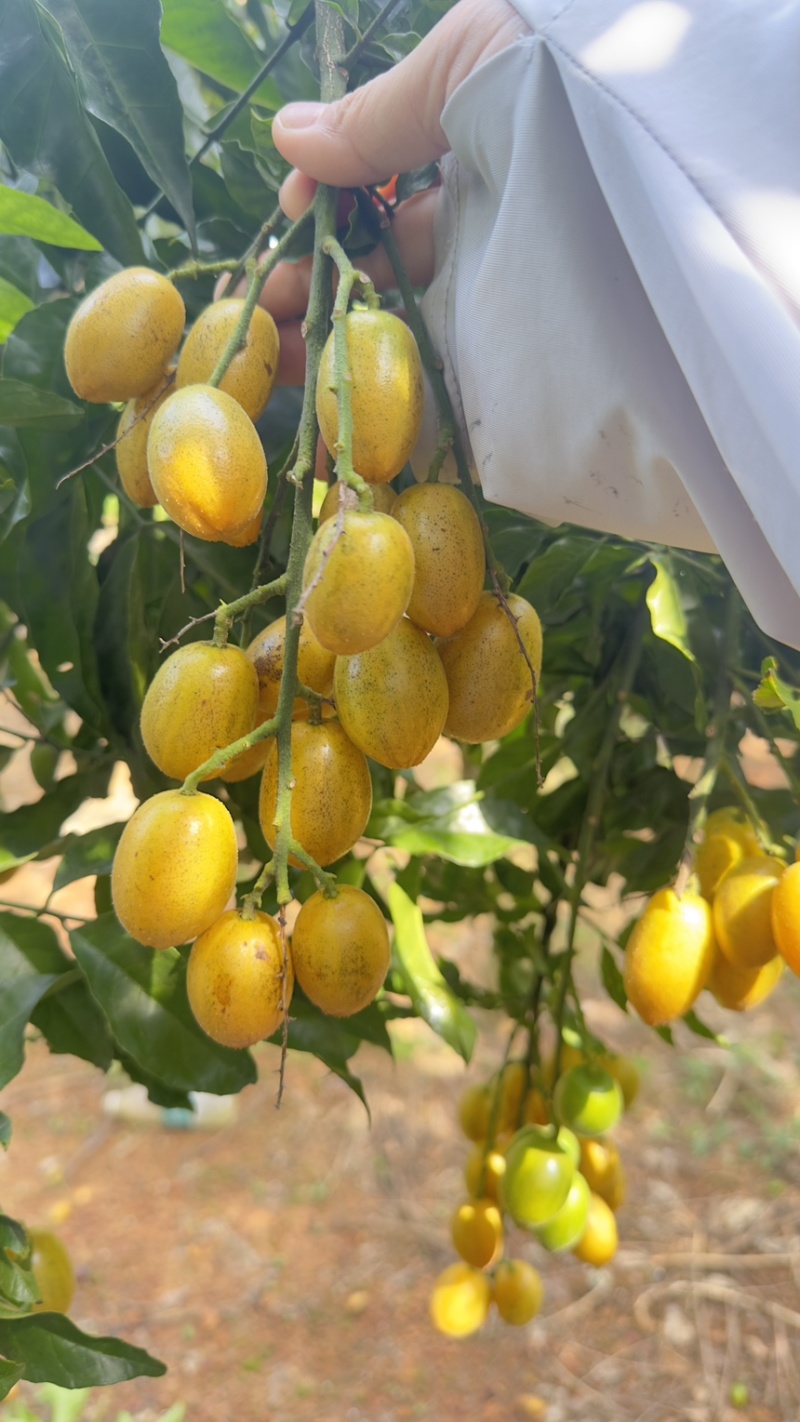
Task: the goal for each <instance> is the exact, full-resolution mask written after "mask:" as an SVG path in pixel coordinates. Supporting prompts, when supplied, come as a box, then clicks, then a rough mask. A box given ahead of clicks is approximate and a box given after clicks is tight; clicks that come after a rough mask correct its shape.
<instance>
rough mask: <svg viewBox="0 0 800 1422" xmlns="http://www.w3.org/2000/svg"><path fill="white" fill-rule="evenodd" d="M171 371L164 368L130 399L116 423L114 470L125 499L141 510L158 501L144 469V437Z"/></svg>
mask: <svg viewBox="0 0 800 1422" xmlns="http://www.w3.org/2000/svg"><path fill="white" fill-rule="evenodd" d="M171 374H172V371H171V370H168V371H166V372H165V373H164V375H162V376H161V378H160V379H159V380H157V381H156V383H155V385H152V386H151V387H150V389H149V390H145V392H144V395H139V396H138V398H137V399H136V400H129V401H128V403H127V405H126V406H125V409H124V410H123V411H122V414H121V416H120V420H119V424H118V425H117V447H116V449H115V451H114V453H115V456H116V461H117V473H118V474H119V478H120V483H121V484H122V487H123V489H124V490H125V493H126V494H127V495H128V498H129V499H132V500H133V502H134V503H135V504H138V505H139V508H141V509H151V508H152V507H153V506H154V504H157V503H158V499H157V498H156V492H155V489H154V488H153V485H152V484H151V482H150V473H149V471H148V468H147V437H148V435H149V433H150V426H151V424H152V423H153V418H154V416H155V413H156V410H160V408H161V406H162V405H163V403H164V401H165V400H166V398H167V396H168V395H169V394H170V392H171V390H172V380H171V379H170V376H171ZM145 412H146V413H145Z"/></svg>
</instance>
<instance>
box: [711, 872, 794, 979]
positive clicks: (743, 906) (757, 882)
mask: <svg viewBox="0 0 800 1422" xmlns="http://www.w3.org/2000/svg"><path fill="white" fill-rule="evenodd" d="M784 869H785V865H784V864H783V862H782V861H781V860H780V859H773V858H771V857H770V856H769V855H766V854H759V855H752V856H748V857H747V858H746V859H742V860H740V862H739V863H738V864H737V865H735V867H734V868H733V869H732V870H731V871H730V872H729V873H728V874H726V875H725V878H724V879H723V880H722V883H721V884H720V886H719V888H718V889H717V892H716V894H715V895H714V931H715V933H716V936H717V943H718V944H719V947H720V950H721V951H722V952H723V953H724V954H725V957H726V958H727V959H728V961H729V962H730V963H732V964H733V966H734V967H735V968H760V967H762V966H763V965H764V963H768V962H769V960H770V958H774V957H775V954H776V953H777V951H778V948H777V944H776V942H775V939H774V938H773V936H772V920H771V909H772V895H773V892H774V890H775V888H776V886H777V884H778V882H779V880H780V878H781V875H782V874H783V872H784Z"/></svg>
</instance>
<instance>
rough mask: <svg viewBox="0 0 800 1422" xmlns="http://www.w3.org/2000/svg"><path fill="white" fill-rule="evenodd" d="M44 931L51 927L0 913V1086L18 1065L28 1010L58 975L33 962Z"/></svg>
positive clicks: (14, 915)
mask: <svg viewBox="0 0 800 1422" xmlns="http://www.w3.org/2000/svg"><path fill="white" fill-rule="evenodd" d="M48 934H52V929H48V928H47V927H46V926H45V925H44V924H41V923H37V922H36V920H35V919H34V920H29V919H25V918H23V917H22V915H20V914H10V913H0V978H2V982H3V991H2V994H0V1086H6V1085H7V1084H8V1082H9V1081H11V1080H12V1078H13V1077H15V1076H16V1075H17V1072H18V1071H19V1070H20V1069H21V1067H22V1063H23V1061H24V1059H25V1028H26V1026H27V1023H28V1021H29V1019H30V1015H31V1012H32V1011H33V1009H34V1007H35V1006H36V1004H37V1002H38V1001H39V999H40V998H41V997H43V996H44V994H45V993H46V992H47V989H48V988H49V987H52V985H53V983H55V982H56V981H57V980H58V977H59V974H58V972H55V973H54V972H45V973H42V972H40V971H39V968H38V967H37V965H36V961H35V958H36V953H35V949H36V947H37V945H38V944H40V943H41V942H42V941H43V939H45V938H46V937H47V935H48ZM28 950H30V951H28Z"/></svg>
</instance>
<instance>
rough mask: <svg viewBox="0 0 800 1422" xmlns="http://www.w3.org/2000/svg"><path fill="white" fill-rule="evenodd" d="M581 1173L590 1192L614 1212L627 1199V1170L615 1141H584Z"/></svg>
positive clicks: (582, 1143)
mask: <svg viewBox="0 0 800 1422" xmlns="http://www.w3.org/2000/svg"><path fill="white" fill-rule="evenodd" d="M580 1171H581V1174H582V1175H583V1177H584V1179H585V1181H586V1183H587V1185H588V1186H589V1189H590V1190H593V1191H594V1193H595V1195H599V1196H600V1198H601V1200H605V1202H606V1204H607V1205H609V1206H610V1208H611V1209H612V1210H618V1209H619V1208H620V1205H622V1203H623V1201H624V1199H625V1170H624V1167H623V1164H622V1161H621V1159H620V1154H619V1151H618V1150H617V1147H616V1146H615V1145H614V1143H613V1141H599V1140H582V1141H581V1163H580Z"/></svg>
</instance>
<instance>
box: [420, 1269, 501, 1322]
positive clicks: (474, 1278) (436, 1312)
mask: <svg viewBox="0 0 800 1422" xmlns="http://www.w3.org/2000/svg"><path fill="white" fill-rule="evenodd" d="M491 1302H492V1286H491V1284H490V1283H489V1280H488V1279H487V1277H486V1275H485V1274H482V1273H481V1271H480V1269H473V1268H471V1267H470V1265H469V1264H451V1265H450V1266H449V1268H447V1269H444V1270H443V1271H442V1273H441V1274H440V1275H439V1277H438V1279H437V1280H436V1283H435V1284H434V1286H433V1293H432V1294H431V1301H430V1312H431V1319H432V1320H433V1326H434V1328H436V1329H437V1331H438V1332H439V1333H444V1334H445V1336H446V1337H447V1338H466V1337H467V1336H468V1335H469V1334H470V1333H477V1331H478V1329H479V1328H480V1327H481V1326H482V1325H483V1324H484V1323H485V1322H486V1318H487V1316H488V1313H489V1305H490V1304H491Z"/></svg>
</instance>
